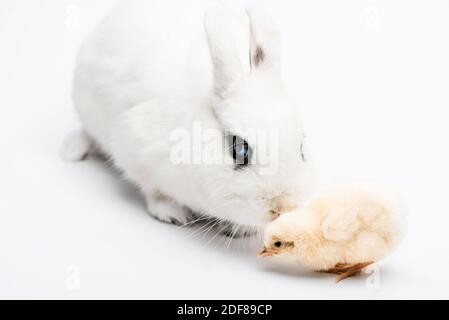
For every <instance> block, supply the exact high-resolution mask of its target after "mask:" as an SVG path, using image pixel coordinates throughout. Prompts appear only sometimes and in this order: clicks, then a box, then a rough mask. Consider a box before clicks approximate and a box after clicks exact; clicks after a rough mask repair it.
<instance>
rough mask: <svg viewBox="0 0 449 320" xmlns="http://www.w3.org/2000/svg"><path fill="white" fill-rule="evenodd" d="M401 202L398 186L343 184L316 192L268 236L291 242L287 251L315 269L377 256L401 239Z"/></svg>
mask: <svg viewBox="0 0 449 320" xmlns="http://www.w3.org/2000/svg"><path fill="white" fill-rule="evenodd" d="M404 226H405V223H404V207H403V202H402V200H401V197H400V196H399V195H398V194H397V192H396V191H394V190H392V189H390V188H388V187H385V186H380V185H368V184H344V185H337V186H332V187H329V188H327V189H325V190H323V191H321V192H319V193H317V194H316V195H315V196H314V197H313V198H312V199H311V200H310V201H309V202H308V203H307V205H306V206H305V207H304V208H302V209H300V210H297V211H294V212H291V213H288V214H286V215H285V216H282V217H281V218H279V219H278V221H274V222H273V223H272V225H271V226H269V228H268V230H267V234H268V237H273V236H277V237H279V238H281V237H283V236H286V237H289V238H290V240H293V241H294V242H295V247H294V248H293V249H292V251H291V252H290V254H289V255H290V256H291V255H293V258H295V259H296V260H299V261H300V262H301V263H302V264H303V265H305V266H308V267H310V268H312V269H314V270H327V269H330V268H333V267H334V266H335V265H336V264H357V263H366V262H376V261H379V260H380V259H382V258H383V257H384V256H385V255H386V254H387V253H388V252H389V251H390V250H391V249H393V248H394V247H395V246H396V245H397V244H398V243H399V241H400V240H401V238H402V237H403V234H404V229H405V228H404Z"/></svg>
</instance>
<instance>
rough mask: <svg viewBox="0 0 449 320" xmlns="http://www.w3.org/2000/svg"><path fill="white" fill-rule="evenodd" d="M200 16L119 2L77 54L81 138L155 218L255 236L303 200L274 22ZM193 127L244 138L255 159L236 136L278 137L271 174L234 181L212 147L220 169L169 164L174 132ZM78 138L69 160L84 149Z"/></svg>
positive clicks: (199, 6) (257, 15) (217, 143)
mask: <svg viewBox="0 0 449 320" xmlns="http://www.w3.org/2000/svg"><path fill="white" fill-rule="evenodd" d="M210 5H211V3H210V2H209V1H201V0H191V1H182V0H159V1H158V0H147V1H145V0H131V1H130V0H127V1H124V2H123V3H122V4H120V5H119V6H118V7H117V8H115V9H113V10H112V11H111V12H110V14H109V15H108V16H107V17H106V18H105V19H104V21H103V22H102V23H101V24H100V25H99V26H98V27H97V28H96V30H95V31H94V32H93V33H92V34H90V35H89V37H88V38H87V39H86V40H85V41H84V43H83V45H82V48H81V50H80V53H79V57H78V62H77V67H76V71H75V80H74V87H73V99H74V104H75V106H76V109H77V111H78V113H79V116H80V119H81V121H82V124H83V128H84V131H85V134H87V136H89V137H90V139H92V140H91V142H95V144H96V145H98V147H99V148H100V149H101V150H102V151H103V152H104V153H106V154H107V155H108V156H110V157H111V159H112V161H113V162H114V164H115V165H116V166H117V167H118V168H119V169H121V170H122V171H123V174H124V176H125V177H126V178H127V179H129V180H130V181H132V182H134V183H135V184H137V185H138V187H139V188H140V189H141V191H142V193H143V194H144V196H145V197H146V200H147V203H148V209H149V211H150V213H151V214H153V215H154V216H156V217H157V218H159V219H161V220H163V221H167V222H176V223H185V222H187V221H188V220H189V219H190V218H191V216H190V212H191V211H194V212H199V213H203V214H207V215H210V216H214V217H217V218H220V219H223V220H227V221H230V222H233V223H236V224H240V225H246V226H257V225H262V224H264V223H266V222H267V221H269V220H270V217H271V215H272V214H273V211H282V210H283V208H285V207H291V206H295V205H296V204H297V203H298V201H300V200H301V198H302V196H303V195H304V191H305V189H306V185H307V180H308V179H307V171H308V170H307V164H306V163H304V162H303V161H302V159H301V153H300V146H301V143H302V139H303V132H302V127H301V124H300V121H299V117H298V115H297V113H296V109H295V107H294V106H293V104H292V103H291V101H290V99H289V98H288V96H287V94H286V93H285V91H284V87H283V85H282V81H281V77H280V65H279V43H278V42H279V38H278V33H277V30H276V28H275V26H274V24H273V22H272V21H271V20H270V19H269V18H268V17H267V16H266V15H265V14H264V13H263V11H262V10H260V9H259V8H258V7H254V8H252V9H249V10H248V17H250V19H248V18H247V15H244V14H243V13H242V14H241V15H229V14H228V13H226V12H225V11H223V10H222V9H219V7H217V6H212V8H210V9H208V8H209V7H210ZM248 21H250V24H249V23H248ZM250 26H251V28H250ZM250 30H251V32H250ZM250 34H251V37H250ZM250 39H251V41H250ZM250 43H251V45H250ZM258 48H259V49H258ZM257 50H259V51H257ZM261 50H263V51H262V52H261ZM250 51H251V54H252V61H253V63H252V65H251V63H250V62H249V60H250V59H249V58H248V56H249V52H250ZM195 122H197V123H200V124H201V127H202V128H203V129H216V130H220V132H223V131H224V130H225V129H232V130H233V133H235V134H241V135H242V136H245V137H246V139H247V140H248V142H249V144H250V145H251V146H252V148H253V149H254V153H255V154H256V155H259V153H260V152H262V150H259V149H258V145H257V142H256V141H255V140H254V137H252V136H251V135H245V130H247V129H275V130H277V132H278V134H279V136H278V140H276V141H275V143H276V144H278V147H279V150H278V154H276V157H278V159H279V163H278V164H276V169H277V170H276V172H275V173H274V174H271V175H261V174H260V170H259V169H260V166H258V164H257V163H256V164H254V165H251V166H249V167H248V168H246V169H243V170H235V167H234V165H233V164H232V158H231V154H230V153H229V150H226V148H224V146H223V143H224V142H223V141H222V140H220V139H212V140H211V141H209V142H203V143H204V144H205V145H208V146H209V147H212V149H214V150H215V151H217V150H218V152H221V155H222V157H223V159H225V160H227V162H225V163H220V164H213V165H211V164H208V165H207V164H190V165H185V164H183V165H180V164H175V163H173V161H171V159H170V154H171V148H172V147H173V143H172V141H171V140H170V139H171V136H172V134H173V132H174V131H176V130H177V129H186V130H188V132H191V131H192V125H193V123H195ZM79 135H81V136H78V138H75V139H77V140H78V141H82V142H83V143H79V144H78V147H79V149H78V150H77V152H75V153H76V155H72V156H71V158H79V159H81V158H82V153H83V152H82V151H83V150H84V152H85V153H86V152H88V149H89V148H90V146H89V145H88V144H86V143H85V142H86V141H85V137H86V136H85V135H84V133H80V134H79ZM230 158H231V159H230ZM229 160H231V161H230V163H229Z"/></svg>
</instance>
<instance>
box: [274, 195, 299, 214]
mask: <svg viewBox="0 0 449 320" xmlns="http://www.w3.org/2000/svg"><path fill="white" fill-rule="evenodd" d="M270 207H271V209H270V210H269V211H268V214H269V217H270V220H275V219H276V218H278V217H279V216H280V215H282V214H283V213H286V212H289V211H293V210H294V209H296V208H297V204H296V203H295V202H294V201H292V198H291V197H289V196H277V197H274V198H272V199H271V203H270Z"/></svg>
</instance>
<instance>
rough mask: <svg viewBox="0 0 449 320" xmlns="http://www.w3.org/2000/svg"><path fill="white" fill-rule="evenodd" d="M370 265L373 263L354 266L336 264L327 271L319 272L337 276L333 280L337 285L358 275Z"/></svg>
mask: <svg viewBox="0 0 449 320" xmlns="http://www.w3.org/2000/svg"><path fill="white" fill-rule="evenodd" d="M371 264H373V262H364V263H356V264H346V263H337V264H336V265H335V267H333V268H331V269H328V270H321V271H320V272H324V273H333V274H337V275H338V277H337V278H336V279H335V283H339V282H340V281H341V280H343V279H346V278H348V277H352V276H355V275H357V274H359V273H360V272H362V270H363V269H364V268H366V267H368V266H369V265H371Z"/></svg>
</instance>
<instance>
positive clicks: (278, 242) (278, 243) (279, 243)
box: [274, 241, 282, 248]
mask: <svg viewBox="0 0 449 320" xmlns="http://www.w3.org/2000/svg"><path fill="white" fill-rule="evenodd" d="M274 246H275V247H276V248H280V247H281V246H282V242H281V241H276V242H275V243H274Z"/></svg>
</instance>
